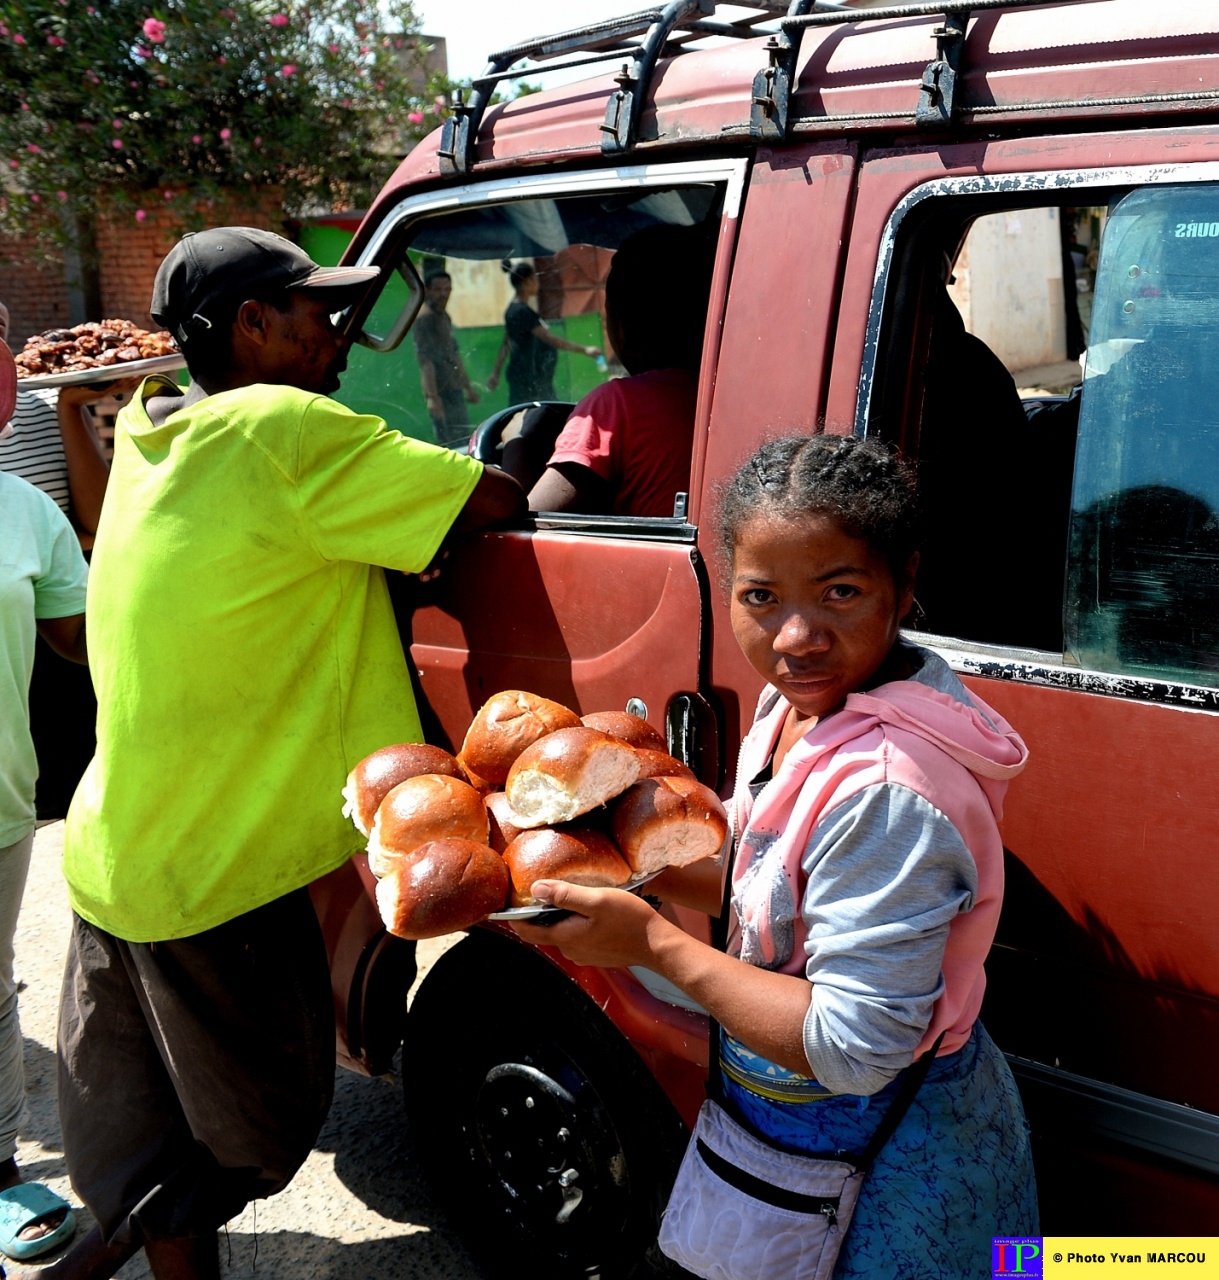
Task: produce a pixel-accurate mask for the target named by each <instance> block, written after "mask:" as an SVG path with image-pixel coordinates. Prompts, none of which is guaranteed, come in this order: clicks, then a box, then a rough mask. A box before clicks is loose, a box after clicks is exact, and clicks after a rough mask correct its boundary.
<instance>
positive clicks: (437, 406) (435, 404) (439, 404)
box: [423, 394, 444, 421]
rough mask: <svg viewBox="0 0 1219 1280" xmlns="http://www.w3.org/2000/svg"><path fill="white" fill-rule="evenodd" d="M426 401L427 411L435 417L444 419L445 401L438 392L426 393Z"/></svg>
mask: <svg viewBox="0 0 1219 1280" xmlns="http://www.w3.org/2000/svg"><path fill="white" fill-rule="evenodd" d="M423 399H424V403H425V404H426V405H427V411H428V413H430V414H431V416H432V417H433V418H439V419H440V420H441V421H444V401H443V400H442V399H441V398H440V397H439V396H438V395H436V394H432V395H425V396H424V397H423Z"/></svg>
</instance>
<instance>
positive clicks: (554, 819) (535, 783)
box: [504, 726, 639, 827]
mask: <svg viewBox="0 0 1219 1280" xmlns="http://www.w3.org/2000/svg"><path fill="white" fill-rule="evenodd" d="M638 777H639V757H638V756H637V755H636V754H635V749H634V747H631V746H628V745H627V744H626V743H625V742H620V741H619V740H618V739H617V738H611V737H610V736H609V734H608V733H602V732H601V731H600V730H598V729H585V728H584V727H583V726H581V727H580V728H577V729H560V730H558V732H557V733H548V734H547V735H546V737H544V738H542V739H541V740H540V741H538V742H535V743H534V744H533V746H531V747H528V748H526V749H525V750H524V751H522V752H521V754H520V755H519V756H518V757H517V759H516V763H515V764H514V765H513V766H512V768H511V769H510V770H509V772H508V782H507V784H506V786H505V787H504V790H505V791H506V792H507V793H508V803H509V804H510V805H511V806H512V808H513V811H514V812H515V813H516V814H517V816H518V818H519V819H520V822H519V824H518V825H520V826H523V827H549V826H554V825H555V824H556V823H559V822H570V821H571V820H572V819H573V818H578V817H579V816H580V814H582V813H587V812H588V811H589V810H590V809H595V808H596V807H597V806H598V805H602V804H605V802H606V801H607V800H612V799H613V798H614V796H617V795H621V794H622V792H624V791H625V790H626V789H627V787H629V786H630V785H631V783H632V782H634V781H635V779H636V778H638Z"/></svg>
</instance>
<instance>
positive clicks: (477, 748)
mask: <svg viewBox="0 0 1219 1280" xmlns="http://www.w3.org/2000/svg"><path fill="white" fill-rule="evenodd" d="M579 723H580V717H579V716H578V715H576V713H575V712H574V711H569V710H568V709H567V708H566V707H564V706H562V705H561V704H560V703H558V702H551V701H550V700H549V699H548V698H539V697H538V696H537V695H536V694H533V693H524V692H522V691H521V690H520V689H507V690H505V691H504V692H503V693H497V694H496V695H495V697H493V698H488V699H487V701H486V702H484V703H483V705H482V706H481V707H480V708H479V710H478V714H477V715H476V716H475V717H474V722H473V723H472V724H471V725H470V728H469V729H468V730H467V732H466V738H465V741H464V742H463V743H462V744H461V763H462V767H463V768H464V769H466V770H467V771H472V772H473V773H474V774H476V775H477V776H478V777H479V778H484V779H486V781H487V782H489V783H494V784H495V785H497V786H502V785H503V783H504V779H505V778H507V776H508V770H509V769H510V768H511V767H512V762H513V761H514V760H515V759H516V758H517V756H519V755H520V754H521V752H522V751H524V750H525V748H526V747H529V746H532V745H533V743H535V742H536V741H537V740H538V739H539V738H541V737H543V736H544V735H545V734H547V733H553V732H554V731H555V730H556V729H570V728H573V727H574V726H576V725H578V724H579Z"/></svg>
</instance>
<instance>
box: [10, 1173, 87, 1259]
mask: <svg viewBox="0 0 1219 1280" xmlns="http://www.w3.org/2000/svg"><path fill="white" fill-rule="evenodd" d="M64 1210H66V1211H67V1212H66V1213H64V1220H63V1221H62V1222H61V1223H60V1224H59V1226H57V1227H56V1228H55V1230H54V1231H50V1232H48V1233H47V1234H46V1235H45V1236H39V1237H38V1239H37V1240H22V1239H21V1238H20V1237H21V1233H22V1232H23V1231H24V1230H25V1229H26V1227H32V1226H33V1225H34V1223H36V1222H38V1221H40V1220H41V1219H42V1218H47V1217H50V1215H51V1214H53V1213H60V1212H62V1211H64ZM75 1231H76V1215H75V1214H74V1213H73V1212H72V1206H71V1205H70V1204H69V1203H68V1202H67V1201H66V1200H64V1199H63V1198H62V1197H61V1196H57V1195H56V1194H55V1192H54V1191H52V1190H51V1188H50V1187H46V1186H43V1184H42V1183H41V1182H19V1183H17V1185H16V1186H15V1187H9V1188H8V1190H7V1191H0V1251H2V1252H4V1253H5V1254H7V1255H8V1256H9V1257H10V1258H15V1259H16V1260H17V1261H18V1262H26V1261H28V1260H29V1259H30V1258H40V1257H42V1255H43V1254H44V1253H51V1252H53V1251H54V1250H56V1249H58V1248H59V1247H60V1246H61V1245H63V1244H66V1243H67V1242H68V1241H69V1240H70V1239H71V1238H72V1236H73V1234H74V1232H75Z"/></svg>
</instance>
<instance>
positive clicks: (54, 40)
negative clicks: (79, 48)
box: [47, 36, 68, 49]
mask: <svg viewBox="0 0 1219 1280" xmlns="http://www.w3.org/2000/svg"><path fill="white" fill-rule="evenodd" d="M67 43H68V42H67V41H66V40H65V39H64V38H63V36H47V44H49V45H51V47H52V48H55V49H58V48H60V47H61V46H63V45H65V44H67Z"/></svg>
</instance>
